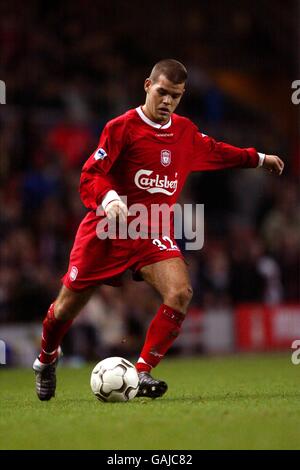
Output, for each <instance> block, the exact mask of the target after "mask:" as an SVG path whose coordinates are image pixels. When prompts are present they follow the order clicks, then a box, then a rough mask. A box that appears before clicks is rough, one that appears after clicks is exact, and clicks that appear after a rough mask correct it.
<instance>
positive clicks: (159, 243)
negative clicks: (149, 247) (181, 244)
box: [152, 236, 178, 250]
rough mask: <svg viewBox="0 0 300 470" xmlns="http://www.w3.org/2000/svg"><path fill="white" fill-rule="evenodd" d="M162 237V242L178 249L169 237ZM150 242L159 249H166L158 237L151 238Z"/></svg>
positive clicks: (172, 248)
mask: <svg viewBox="0 0 300 470" xmlns="http://www.w3.org/2000/svg"><path fill="white" fill-rule="evenodd" d="M162 239H163V241H164V242H168V243H169V245H170V248H169V249H171V250H178V246H177V245H175V243H173V241H172V240H171V238H169V237H167V236H164V237H162ZM152 243H153V245H156V246H157V247H158V248H159V249H160V250H167V249H168V247H167V245H164V244H163V243H162V242H161V241H160V240H159V239H158V238H155V239H154V240H152Z"/></svg>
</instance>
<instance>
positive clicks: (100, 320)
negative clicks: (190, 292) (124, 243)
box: [0, 0, 300, 365]
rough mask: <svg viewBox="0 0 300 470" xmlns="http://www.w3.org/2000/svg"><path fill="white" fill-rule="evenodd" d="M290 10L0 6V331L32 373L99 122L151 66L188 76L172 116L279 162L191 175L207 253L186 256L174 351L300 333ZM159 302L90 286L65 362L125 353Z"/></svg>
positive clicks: (129, 99)
mask: <svg viewBox="0 0 300 470" xmlns="http://www.w3.org/2000/svg"><path fill="white" fill-rule="evenodd" d="M299 20H300V16H299V2H297V1H296V0H288V1H286V2H284V6H283V4H282V2H281V1H280V0H276V1H272V2H270V1H268V0H263V1H259V2H258V1H254V2H253V1H247V0H243V1H241V2H235V1H233V0H226V1H220V0H215V1H214V2H209V1H201V2H199V1H198V2H197V1H191V0H189V1H188V2H181V1H172V3H170V2H155V1H154V2H152V3H148V2H140V1H139V2H137V1H135V0H133V1H131V2H130V3H128V2H125V1H119V0H114V1H112V2H108V1H96V2H95V1H90V0H85V1H84V2H83V1H79V0H76V1H64V2H63V3H62V4H61V3H60V2H58V1H53V2H49V3H48V2H40V1H34V0H29V1H27V2H21V1H10V2H1V4H0V79H1V80H4V81H5V83H6V87H7V96H6V101H7V104H6V105H2V106H0V153H1V164H0V170H1V176H0V181H1V189H0V204H1V214H0V218H1V229H0V258H1V260H0V338H1V339H2V340H5V342H6V345H7V363H8V364H11V365H30V364H31V362H32V360H33V358H34V356H35V354H36V351H37V349H38V346H39V334H40V329H41V320H42V319H43V317H44V315H45V312H46V310H47V308H48V305H49V304H50V302H51V301H52V300H53V298H55V296H56V294H57V291H58V289H59V288H60V277H61V276H62V275H63V274H64V272H65V270H66V267H67V261H68V255H69V251H70V248H71V246H72V242H73V239H74V234H75V231H76V228H77V226H78V224H79V222H80V220H81V218H82V217H83V215H84V214H85V212H86V210H85V208H84V207H83V205H82V203H81V201H80V198H79V195H78V182H79V175H80V169H81V166H82V164H83V162H84V161H85V160H86V159H87V158H88V156H89V155H90V153H91V152H92V151H93V149H94V148H95V146H96V144H97V141H98V138H99V134H100V132H101V129H102V128H103V126H104V124H105V123H106V121H107V120H108V119H111V118H112V117H114V116H116V115H118V114H120V113H123V112H124V111H126V110H127V109H128V108H132V107H135V106H138V105H139V104H141V103H142V102H143V99H144V92H143V81H144V78H145V77H146V76H148V74H149V71H150V69H151V66H152V65H153V64H154V63H155V62H156V61H158V60H159V59H161V58H166V57H172V58H177V59H178V60H181V61H182V62H183V63H184V64H186V66H187V68H188V71H189V81H188V88H187V93H186V96H185V97H184V99H183V101H182V103H181V104H180V108H179V111H178V112H179V113H182V114H184V115H186V116H188V117H190V118H192V119H193V120H194V121H195V122H196V123H197V124H198V125H199V128H200V129H201V131H202V132H204V133H206V134H209V135H211V136H213V137H215V138H216V139H217V140H224V141H227V142H229V143H232V144H233V145H238V146H243V147H248V146H255V147H256V148H257V149H258V150H259V151H261V152H267V153H269V154H272V153H274V154H277V155H279V156H281V157H282V158H283V160H284V161H285V164H286V169H285V172H284V175H283V176H282V177H280V178H279V177H276V176H273V175H270V174H268V173H267V172H265V171H263V170H259V171H252V170H248V171H238V170H235V171H228V172H227V171H222V172H214V173H211V174H210V173H206V174H198V175H195V176H194V177H193V178H190V180H189V181H188V183H187V185H186V188H185V191H184V194H183V195H182V198H181V201H182V202H192V201H193V202H199V203H204V204H205V245H204V248H203V249H202V250H201V251H199V252H192V253H190V254H189V253H186V257H187V260H188V261H189V264H190V266H189V269H190V273H191V277H192V284H193V288H194V298H193V302H192V305H191V309H190V315H189V317H188V318H187V320H186V322H185V326H184V331H183V334H182V336H181V337H180V338H178V340H177V343H176V345H175V347H174V348H173V353H178V352H179V353H181V354H203V353H224V352H226V353H229V352H234V351H241V350H270V349H278V348H279V349H280V348H284V349H287V348H290V345H291V341H292V340H293V339H297V338H298V339H299V338H300V306H299V303H300V289H299V285H300V274H299V272H300V209H299V207H300V206H299V169H300V148H299V120H298V113H299V106H298V107H297V106H295V105H293V104H292V101H291V94H292V89H291V84H292V82H293V80H296V79H300V66H299V48H300V42H299V34H298V32H297V29H298V28H299ZM158 302H159V299H158V298H157V297H156V295H155V294H154V293H153V291H152V290H151V289H150V288H148V287H147V286H146V285H145V284H144V283H138V284H137V283H134V282H133V281H131V280H130V277H128V279H125V282H124V287H123V288H120V289H114V288H110V287H101V288H100V289H99V292H98V293H97V294H96V295H95V296H94V298H93V299H92V300H91V301H90V303H89V304H88V306H87V307H86V308H85V309H84V311H83V312H82V314H81V315H80V317H79V318H78V320H77V321H76V322H75V324H74V326H73V328H72V330H71V332H70V333H69V334H68V336H67V337H66V340H65V346H64V349H65V354H66V359H67V360H69V361H70V362H71V361H72V362H73V363H75V364H77V363H81V361H85V360H95V359H96V358H101V357H104V356H108V355H113V354H118V355H125V356H127V357H132V356H134V355H136V354H137V352H138V350H139V348H140V347H141V344H142V338H143V335H144V332H145V330H146V327H147V324H148V323H149V321H150V319H151V317H152V315H153V313H154V311H155V309H156V305H157V304H158Z"/></svg>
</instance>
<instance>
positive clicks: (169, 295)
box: [136, 258, 193, 398]
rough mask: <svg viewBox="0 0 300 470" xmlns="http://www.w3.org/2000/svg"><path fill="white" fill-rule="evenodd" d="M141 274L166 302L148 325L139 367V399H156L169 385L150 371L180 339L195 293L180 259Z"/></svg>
mask: <svg viewBox="0 0 300 470" xmlns="http://www.w3.org/2000/svg"><path fill="white" fill-rule="evenodd" d="M141 274H142V276H143V279H144V280H145V281H146V282H147V283H148V284H150V285H151V286H152V287H154V288H155V289H156V291H157V292H158V293H159V294H160V295H161V297H162V300H163V304H162V305H161V306H160V308H159V310H158V312H157V314H156V316H155V317H154V318H153V320H152V322H151V324H150V326H149V329H148V332H147V335H146V341H145V343H144V347H143V349H142V352H141V355H140V358H139V360H138V363H137V365H136V367H137V370H138V373H139V378H140V388H139V392H138V396H145V397H150V398H156V397H159V396H162V395H163V394H164V393H165V392H166V391H167V388H168V386H167V384H166V383H165V382H164V381H161V380H156V379H154V378H153V377H151V375H150V372H151V369H152V367H155V366H156V365H157V364H158V363H159V362H160V360H161V359H162V358H163V357H164V355H165V354H166V352H167V351H168V349H169V348H170V347H171V345H172V344H173V342H174V340H175V339H176V337H177V336H178V334H179V332H180V327H181V323H182V321H183V320H184V317H185V314H186V312H187V308H188V305H189V303H190V300H191V298H192V293H193V291H192V287H191V283H190V278H189V274H188V270H187V268H186V265H185V263H184V261H183V260H182V259H181V258H173V259H169V260H165V261H160V262H158V263H154V264H151V265H148V266H145V267H143V268H142V269H141Z"/></svg>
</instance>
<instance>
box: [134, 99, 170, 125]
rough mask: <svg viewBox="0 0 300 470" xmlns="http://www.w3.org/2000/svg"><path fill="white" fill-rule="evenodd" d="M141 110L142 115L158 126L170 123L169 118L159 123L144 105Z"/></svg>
mask: <svg viewBox="0 0 300 470" xmlns="http://www.w3.org/2000/svg"><path fill="white" fill-rule="evenodd" d="M141 110H142V112H143V113H144V115H145V116H146V117H147V118H148V119H150V121H152V122H154V123H155V124H159V125H160V126H165V125H166V124H168V122H169V121H170V118H169V119H167V120H164V121H159V120H157V119H155V117H154V116H153V115H152V114H151V112H150V111H149V109H148V108H147V105H146V104H144V105H143V106H141Z"/></svg>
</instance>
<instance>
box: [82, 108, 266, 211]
mask: <svg viewBox="0 0 300 470" xmlns="http://www.w3.org/2000/svg"><path fill="white" fill-rule="evenodd" d="M258 161H259V157H258V153H257V151H256V150H255V149H254V148H245V149H241V148H238V147H233V146H232V145H229V144H225V143H222V142H216V141H215V140H214V139H212V138H211V137H208V136H206V135H204V134H202V133H201V132H199V130H198V129H197V127H196V126H195V124H193V123H192V122H191V121H190V120H189V119H187V118H185V117H182V116H179V115H177V114H172V116H171V119H170V120H169V122H168V123H167V124H165V125H160V124H157V123H155V122H152V121H150V119H148V118H147V117H146V116H145V114H144V113H143V111H142V109H141V107H139V108H136V109H131V110H129V111H128V112H126V113H125V114H123V115H121V116H119V117H117V118H115V119H113V120H112V121H110V122H108V123H107V125H106V126H105V128H104V130H103V132H102V134H101V137H100V141H99V145H98V147H97V149H96V150H95V152H94V153H93V154H92V155H91V156H90V158H89V159H88V160H87V162H86V163H85V165H84V167H83V170H82V175H81V180H80V194H81V198H82V201H83V203H84V204H85V206H86V207H87V208H89V209H92V210H96V209H97V207H98V206H99V205H100V204H101V202H102V199H103V197H104V196H105V194H106V193H107V192H108V191H109V190H110V189H114V190H115V191H117V193H118V194H119V195H120V196H122V195H123V196H124V195H126V196H127V198H128V199H127V205H128V207H129V206H130V205H132V204H135V203H142V204H145V206H146V207H150V205H151V204H163V203H166V204H168V205H169V206H171V205H172V204H174V203H175V202H176V201H177V199H178V197H179V195H180V192H181V190H182V187H183V185H184V183H185V181H186V178H187V177H188V175H189V174H190V173H191V172H194V171H206V170H220V169H224V168H254V167H256V166H257V165H258Z"/></svg>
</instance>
